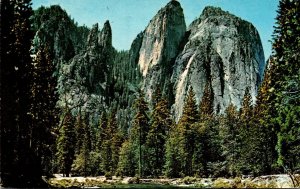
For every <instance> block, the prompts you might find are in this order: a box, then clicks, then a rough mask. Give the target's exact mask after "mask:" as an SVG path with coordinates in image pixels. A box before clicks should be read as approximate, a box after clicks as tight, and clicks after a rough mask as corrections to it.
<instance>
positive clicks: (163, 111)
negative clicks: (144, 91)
mask: <svg viewBox="0 0 300 189" xmlns="http://www.w3.org/2000/svg"><path fill="white" fill-rule="evenodd" d="M154 96H155V97H154V98H153V99H154V102H155V103H154V110H153V112H152V116H151V122H152V123H151V125H150V128H149V132H148V134H147V140H146V152H145V153H146V156H147V157H148V159H147V160H148V161H147V162H145V164H146V167H145V169H146V174H149V175H152V176H156V177H158V176H160V175H162V170H163V166H164V164H165V159H164V158H165V157H164V155H165V143H166V139H167V134H168V131H169V129H170V126H171V124H172V121H171V114H170V111H169V110H168V102H167V100H166V99H164V98H162V95H161V93H160V89H159V88H158V89H157V90H156V92H155V95H154Z"/></svg>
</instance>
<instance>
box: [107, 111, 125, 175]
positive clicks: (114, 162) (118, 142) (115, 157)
mask: <svg viewBox="0 0 300 189" xmlns="http://www.w3.org/2000/svg"><path fill="white" fill-rule="evenodd" d="M108 126H109V128H110V141H111V146H110V148H111V160H110V161H111V168H110V172H111V173H112V174H115V173H116V170H117V166H118V162H119V152H120V148H121V146H122V142H123V137H122V134H121V132H120V130H119V128H118V125H117V120H116V110H112V113H111V116H110V118H109V121H108Z"/></svg>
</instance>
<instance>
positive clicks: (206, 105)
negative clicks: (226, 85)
mask: <svg viewBox="0 0 300 189" xmlns="http://www.w3.org/2000/svg"><path fill="white" fill-rule="evenodd" d="M213 101H214V94H213V90H212V86H211V82H210V81H208V82H207V83H206V85H205V89H204V93H203V97H202V100H201V103H200V109H199V111H200V119H201V120H205V119H207V118H210V117H211V116H212V115H213V112H214V104H213Z"/></svg>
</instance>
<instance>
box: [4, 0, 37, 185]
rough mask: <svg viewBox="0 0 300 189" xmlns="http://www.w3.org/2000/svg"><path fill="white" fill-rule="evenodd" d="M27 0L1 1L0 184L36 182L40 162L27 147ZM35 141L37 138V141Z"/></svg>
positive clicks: (29, 36) (29, 75) (29, 71)
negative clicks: (0, 182)
mask: <svg viewBox="0 0 300 189" xmlns="http://www.w3.org/2000/svg"><path fill="white" fill-rule="evenodd" d="M31 15H32V9H31V2H30V0H15V1H9V0H3V1H1V59H2V60H5V61H3V62H1V69H0V70H1V103H0V104H1V110H5V111H1V114H2V116H1V181H2V182H3V185H10V186H23V187H24V186H33V185H36V186H37V185H38V184H39V183H40V181H41V180H40V178H41V175H42V169H41V165H40V164H41V159H40V158H39V157H38V155H37V154H36V147H35V146H33V145H31V143H30V141H32V140H31V139H30V137H29V136H30V133H31V131H32V128H31V124H30V123H31V119H30V118H31V117H30V116H29V111H30V103H31V101H30V82H31V79H32V65H31V57H30V54H29V50H30V46H31V39H32V37H33V33H32V31H31V30H30V25H31V23H30V19H29V18H30V16H31ZM37 140H38V139H37Z"/></svg>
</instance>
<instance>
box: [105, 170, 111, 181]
mask: <svg viewBox="0 0 300 189" xmlns="http://www.w3.org/2000/svg"><path fill="white" fill-rule="evenodd" d="M105 178H106V179H107V180H112V174H111V172H110V171H109V172H106V173H105Z"/></svg>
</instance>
